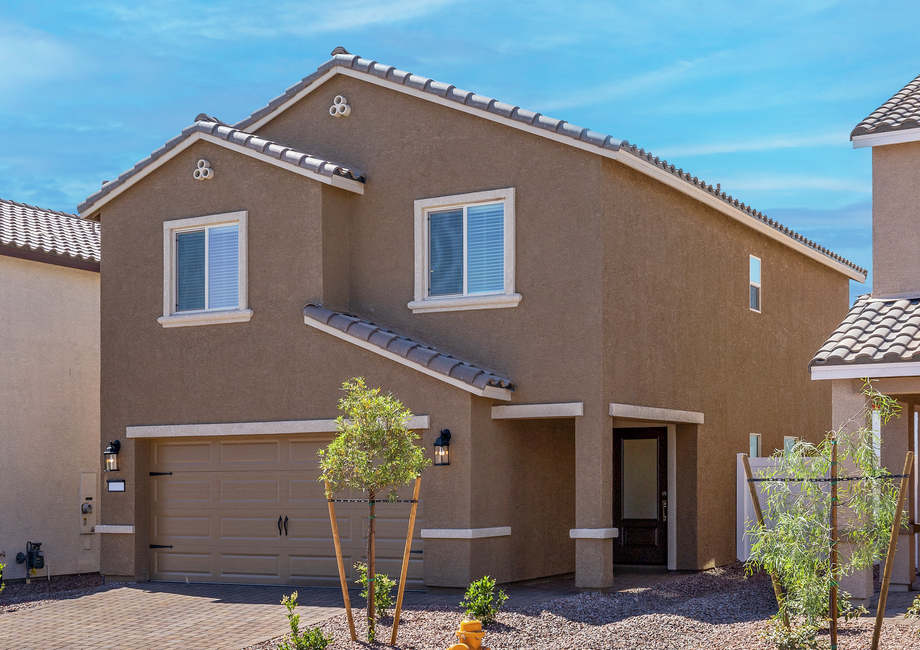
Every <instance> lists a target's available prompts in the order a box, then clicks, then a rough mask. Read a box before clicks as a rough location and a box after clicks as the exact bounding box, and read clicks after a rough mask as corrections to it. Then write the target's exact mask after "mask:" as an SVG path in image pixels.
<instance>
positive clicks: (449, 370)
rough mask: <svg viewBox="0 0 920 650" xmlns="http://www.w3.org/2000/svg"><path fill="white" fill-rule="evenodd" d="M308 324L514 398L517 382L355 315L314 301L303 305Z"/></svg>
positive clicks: (460, 383) (477, 390)
mask: <svg viewBox="0 0 920 650" xmlns="http://www.w3.org/2000/svg"><path fill="white" fill-rule="evenodd" d="M303 317H304V318H303V320H304V323H306V324H307V325H310V326H311V327H315V328H316V329H319V330H322V331H324V332H326V333H327V334H332V335H333V336H335V337H337V338H340V339H342V340H344V341H348V342H349V343H352V344H354V345H358V346H360V347H362V348H364V349H365V350H370V351H371V352H374V353H375V354H379V355H381V356H384V357H387V358H388V359H390V360H392V361H396V362H397V363H400V364H402V365H404V366H408V367H410V368H413V369H415V370H418V371H420V372H423V373H425V374H426V375H429V376H431V377H434V378H436V379H440V380H441V381H445V382H447V383H449V384H452V385H454V386H457V387H458V388H462V389H463V390H465V391H467V392H470V393H473V394H474V395H480V396H482V397H491V398H494V399H502V400H510V399H511V391H513V390H514V384H513V383H512V381H511V380H510V379H508V378H507V377H502V376H501V375H499V374H496V373H494V372H492V371H490V370H485V369H483V368H480V367H478V366H476V365H474V364H472V363H468V362H466V361H462V360H460V359H457V358H456V357H454V356H452V355H450V354H446V353H444V352H440V351H438V350H436V349H434V348H432V347H429V346H427V345H424V344H422V343H419V342H418V341H413V340H412V339H410V338H408V337H405V336H400V335H399V334H397V333H396V332H393V331H392V330H389V329H386V328H384V327H380V326H379V325H375V324H374V323H372V322H370V321H367V320H364V319H362V318H358V317H357V316H353V315H351V314H345V313H342V312H338V311H332V310H329V309H326V308H324V307H322V306H321V305H317V304H313V303H310V304H308V305H307V306H306V307H304V308H303Z"/></svg>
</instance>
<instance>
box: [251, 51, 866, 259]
mask: <svg viewBox="0 0 920 650" xmlns="http://www.w3.org/2000/svg"><path fill="white" fill-rule="evenodd" d="M340 50H341V48H336V50H334V51H333V52H334V55H333V57H332V58H331V59H329V60H328V61H326V62H325V63H323V64H322V65H321V66H319V68H318V69H317V70H316V72H314V73H313V74H311V75H309V76H307V77H304V78H303V79H302V80H301V81H300V82H298V83H296V84H294V85H293V86H291V87H290V88H288V89H287V90H286V91H285V92H284V94H282V95H279V96H278V97H275V98H274V99H273V100H271V101H270V102H269V103H268V105H267V106H265V107H263V108H261V109H259V110H257V111H256V112H255V113H253V114H252V115H250V116H249V117H247V118H246V119H244V120H241V121H240V122H238V123H237V124H235V125H234V126H235V128H238V129H246V128H249V127H250V126H252V125H253V124H255V123H257V122H259V121H260V120H262V119H263V118H264V117H266V116H267V115H269V114H271V113H272V112H274V111H275V110H277V109H278V108H279V107H281V106H282V105H283V104H286V103H287V102H288V101H290V100H292V99H294V98H295V97H296V96H297V95H298V93H300V92H301V91H303V90H305V89H306V88H308V87H309V86H311V85H312V84H313V83H315V82H316V81H317V80H319V79H320V78H321V77H322V76H323V75H324V74H326V73H327V72H328V71H329V70H331V69H333V68H336V67H339V68H345V69H350V70H356V71H358V72H362V73H365V74H369V75H371V76H374V77H377V78H379V79H382V80H386V81H388V82H390V83H393V84H395V85H398V86H408V87H411V88H415V89H417V90H419V91H421V92H425V93H430V94H432V95H436V96H438V97H442V98H445V99H448V100H451V101H454V102H456V103H458V104H462V105H464V106H467V107H470V108H475V109H479V110H481V111H483V112H486V113H492V114H494V115H499V116H501V117H504V118H507V119H510V120H514V121H518V122H523V123H525V124H529V125H531V126H534V127H538V128H541V129H546V130H547V131H551V132H553V133H556V134H558V135H562V136H566V137H568V138H571V139H572V140H577V141H579V142H584V143H587V144H591V145H594V146H596V147H597V148H598V149H610V150H614V151H623V152H626V153H628V154H630V155H633V156H635V157H636V158H639V159H642V160H645V161H646V162H648V163H651V164H652V165H654V166H655V167H657V168H659V169H661V170H663V171H664V172H666V173H668V174H671V175H672V176H674V177H676V178H679V179H681V180H682V181H684V182H686V183H688V184H690V185H693V186H694V187H696V188H698V189H700V190H702V191H704V192H707V193H708V194H710V195H712V196H713V197H715V198H717V199H718V200H720V201H723V202H724V203H726V204H728V205H730V206H732V207H734V208H737V209H739V210H741V211H742V212H744V213H745V214H747V215H748V216H750V217H751V218H753V219H756V220H757V221H759V222H761V223H764V224H766V225H767V226H769V227H771V228H773V229H774V230H776V231H777V232H779V233H782V234H783V235H786V236H787V237H789V238H791V239H793V240H795V241H797V242H799V243H801V244H804V245H805V246H807V247H809V248H811V249H813V250H815V251H817V252H819V253H821V254H822V255H825V256H826V257H828V258H830V259H832V260H834V261H836V262H839V263H840V264H843V265H844V266H846V267H849V268H851V269H853V270H854V271H856V272H857V273H860V274H862V275H863V276H865V275H866V270H865V269H864V268H862V267H860V266H858V265H856V264H854V263H853V262H850V261H849V260H847V259H845V258H844V257H841V256H840V255H838V254H836V253H834V252H833V251H830V250H828V249H827V248H825V247H824V246H821V245H819V244H817V243H816V242H814V241H812V240H810V239H808V238H807V237H804V236H803V235H800V234H799V233H797V232H795V231H793V230H791V229H789V228H787V227H785V226H783V225H782V224H780V223H779V222H777V221H774V220H773V219H770V218H769V217H767V216H766V215H765V214H763V213H762V212H760V211H758V210H754V209H753V208H752V207H751V206H749V205H745V204H744V203H741V202H739V201H738V199H735V198H733V197H732V196H730V195H728V194H726V193H725V192H722V191H721V187H720V186H719V185H716V186H715V187H713V186H712V185H711V184H707V183H706V182H704V181H702V180H700V179H699V178H697V177H696V176H691V174H690V173H689V172H685V171H684V170H683V169H680V168H675V166H674V165H671V164H668V162H667V161H666V160H662V159H660V158H659V157H658V156H654V155H652V153H651V152H647V151H646V150H645V149H642V148H639V147H638V146H636V145H634V144H630V143H629V142H628V141H626V140H618V139H617V138H614V137H613V136H612V135H606V134H604V133H599V132H597V131H592V130H590V129H587V128H584V127H580V126H575V125H574V124H570V123H568V122H566V121H565V120H559V119H555V118H551V117H548V116H545V115H542V114H541V113H535V112H533V111H528V110H525V109H522V108H520V107H519V106H514V105H511V104H505V103H502V102H499V101H496V100H495V99H492V98H491V97H485V96H483V95H476V94H474V93H471V92H469V91H465V90H458V89H457V88H455V87H454V86H451V85H449V84H444V83H442V82H438V81H435V80H434V79H430V78H428V77H420V76H417V75H413V74H411V73H408V72H404V71H402V70H397V69H396V68H394V67H393V66H387V65H383V64H380V63H377V62H376V61H373V60H369V59H362V58H361V57H360V56H357V55H355V54H335V52H339V51H340Z"/></svg>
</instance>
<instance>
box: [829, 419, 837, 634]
mask: <svg viewBox="0 0 920 650" xmlns="http://www.w3.org/2000/svg"><path fill="white" fill-rule="evenodd" d="M830 610H831V650H837V434H836V433H835V434H834V435H833V437H832V438H831V602H830Z"/></svg>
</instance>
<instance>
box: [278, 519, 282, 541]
mask: <svg viewBox="0 0 920 650" xmlns="http://www.w3.org/2000/svg"><path fill="white" fill-rule="evenodd" d="M278 537H281V515H278Z"/></svg>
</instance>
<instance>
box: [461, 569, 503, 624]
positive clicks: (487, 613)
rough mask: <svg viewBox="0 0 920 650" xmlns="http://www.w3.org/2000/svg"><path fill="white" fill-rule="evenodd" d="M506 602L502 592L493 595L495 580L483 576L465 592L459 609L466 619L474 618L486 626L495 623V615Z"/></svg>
mask: <svg viewBox="0 0 920 650" xmlns="http://www.w3.org/2000/svg"><path fill="white" fill-rule="evenodd" d="M506 600H508V596H507V595H506V594H505V592H504V591H499V592H498V593H495V580H494V579H492V578H490V577H489V576H484V577H482V578H480V579H479V580H477V581H476V582H474V583H472V584H471V585H470V587H469V589H467V590H466V594H464V596H463V600H461V601H460V607H462V608H463V614H464V616H466V617H467V618H475V619H476V620H477V621H479V622H480V623H482V624H483V625H488V624H489V623H494V622H495V615H496V614H497V613H498V610H499V608H501V606H502V605H504V604H505V601H506Z"/></svg>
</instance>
